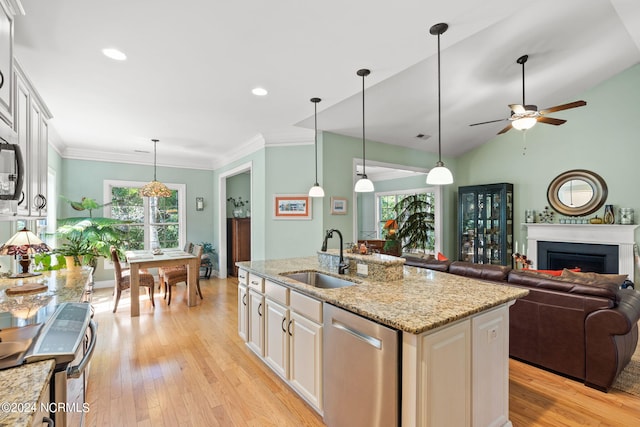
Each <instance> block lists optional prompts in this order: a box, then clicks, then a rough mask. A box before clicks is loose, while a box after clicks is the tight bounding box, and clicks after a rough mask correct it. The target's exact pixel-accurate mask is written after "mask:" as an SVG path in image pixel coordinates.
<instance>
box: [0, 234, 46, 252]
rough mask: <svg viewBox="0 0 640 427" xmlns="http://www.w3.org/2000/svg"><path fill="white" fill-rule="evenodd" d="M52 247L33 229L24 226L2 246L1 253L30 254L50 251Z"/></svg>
mask: <svg viewBox="0 0 640 427" xmlns="http://www.w3.org/2000/svg"><path fill="white" fill-rule="evenodd" d="M50 251H51V248H50V247H49V246H48V245H47V244H46V243H44V242H43V241H42V240H40V239H39V238H38V236H36V235H35V234H33V233H32V232H31V231H29V230H27V229H26V228H23V229H22V230H20V231H18V232H17V233H16V234H14V235H13V236H12V237H11V238H10V239H9V240H7V243H5V244H4V245H2V246H1V247H0V255H14V256H18V255H22V256H24V255H29V254H35V253H42V252H50Z"/></svg>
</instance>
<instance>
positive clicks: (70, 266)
mask: <svg viewBox="0 0 640 427" xmlns="http://www.w3.org/2000/svg"><path fill="white" fill-rule="evenodd" d="M76 258H78V261H79V262H80V264H76ZM64 259H65V261H66V263H67V270H68V271H77V270H79V269H81V268H82V265H81V264H82V255H78V256H77V257H74V256H73V255H68V256H65V257H64Z"/></svg>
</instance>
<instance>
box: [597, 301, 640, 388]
mask: <svg viewBox="0 0 640 427" xmlns="http://www.w3.org/2000/svg"><path fill="white" fill-rule="evenodd" d="M618 299H619V302H618V305H617V307H615V308H612V309H605V310H598V311H594V312H593V313H591V314H589V315H588V316H587V318H586V319H585V344H586V349H585V350H586V372H585V383H586V384H587V385H589V386H591V387H595V388H598V389H600V390H604V391H607V390H609V388H611V385H613V382H614V381H615V379H616V378H617V376H618V374H619V373H620V372H621V371H622V370H623V369H624V367H625V366H627V364H628V363H629V361H630V360H631V356H632V355H633V353H634V352H635V350H636V346H637V344H638V321H639V320H640V292H638V291H636V290H634V289H620V290H619V291H618Z"/></svg>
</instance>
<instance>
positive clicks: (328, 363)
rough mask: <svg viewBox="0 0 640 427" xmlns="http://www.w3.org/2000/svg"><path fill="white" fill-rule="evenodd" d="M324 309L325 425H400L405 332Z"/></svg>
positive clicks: (355, 315) (386, 426)
mask: <svg viewBox="0 0 640 427" xmlns="http://www.w3.org/2000/svg"><path fill="white" fill-rule="evenodd" d="M323 306H324V307H323V314H324V342H323V357H324V363H323V387H324V394H323V397H324V422H325V424H327V426H329V427H341V426H348V427H358V426H363V427H374V426H384V427H388V426H397V425H400V346H399V337H400V332H399V331H397V330H395V329H391V328H389V327H386V326H383V325H380V324H378V323H376V322H374V321H371V320H368V319H365V318H364V317H361V316H358V315H357V314H353V313H351V312H349V311H346V310H343V309H341V308H338V307H335V306H333V305H330V304H328V303H324V304H323Z"/></svg>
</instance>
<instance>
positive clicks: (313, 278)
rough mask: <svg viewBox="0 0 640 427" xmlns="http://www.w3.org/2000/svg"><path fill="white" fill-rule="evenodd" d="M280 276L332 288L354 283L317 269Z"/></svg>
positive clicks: (318, 286)
mask: <svg viewBox="0 0 640 427" xmlns="http://www.w3.org/2000/svg"><path fill="white" fill-rule="evenodd" d="M281 276H284V277H288V278H289V279H293V280H297V281H298V282H302V283H305V284H307V285H310V286H314V287H316V288H324V289H334V288H344V287H346V286H353V285H355V284H356V283H355V282H351V281H349V280H345V279H340V278H338V277H334V276H330V275H328V274H324V273H320V272H319V271H302V272H299V273H283V274H281Z"/></svg>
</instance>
